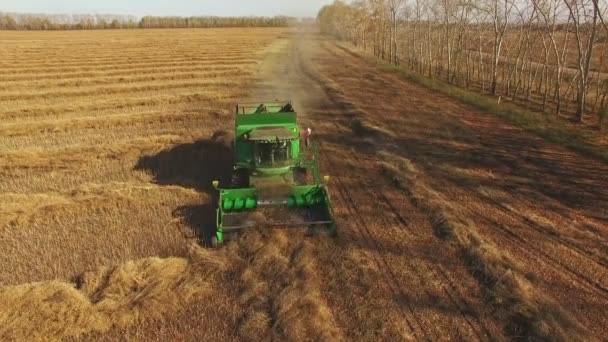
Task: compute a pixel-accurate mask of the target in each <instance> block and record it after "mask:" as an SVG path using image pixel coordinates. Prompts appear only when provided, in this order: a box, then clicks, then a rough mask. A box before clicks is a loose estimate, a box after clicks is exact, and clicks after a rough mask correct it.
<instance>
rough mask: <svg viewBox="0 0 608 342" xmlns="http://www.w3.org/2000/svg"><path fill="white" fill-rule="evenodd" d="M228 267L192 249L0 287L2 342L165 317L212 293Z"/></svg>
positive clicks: (56, 336) (57, 336) (53, 336)
mask: <svg viewBox="0 0 608 342" xmlns="http://www.w3.org/2000/svg"><path fill="white" fill-rule="evenodd" d="M223 267H224V265H222V264H221V263H218V261H217V256H216V255H213V254H211V253H210V252H208V251H204V250H200V247H196V246H193V247H192V250H191V253H190V255H189V257H188V258H168V259H159V258H146V259H140V260H137V261H129V262H126V263H124V264H122V265H119V266H115V267H106V268H101V269H99V270H97V271H94V272H86V273H84V274H83V275H82V276H81V277H80V278H79V279H78V281H77V283H75V284H74V283H67V282H63V281H59V280H54V281H48V282H39V283H28V284H23V285H15V286H7V287H3V288H1V289H0V306H1V307H2V308H3V310H2V312H0V322H2V325H1V326H0V339H2V340H4V341H14V340H24V341H31V340H49V341H53V340H58V339H61V338H65V337H70V336H77V335H80V334H82V333H88V332H93V331H97V332H104V331H107V330H108V329H110V328H111V327H113V326H118V327H124V326H128V325H131V324H134V323H137V322H139V321H142V320H145V319H161V318H162V317H163V316H164V315H166V314H167V313H168V312H171V311H174V310H176V308H178V307H180V306H183V305H186V304H187V303H188V302H189V301H190V300H192V299H193V298H195V297H200V296H205V295H209V294H211V293H212V292H213V288H212V282H213V274H214V273H216V272H218V271H221V270H222V269H223Z"/></svg>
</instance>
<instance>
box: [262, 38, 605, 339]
mask: <svg viewBox="0 0 608 342" xmlns="http://www.w3.org/2000/svg"><path fill="white" fill-rule="evenodd" d="M285 45H287V46H286V47H285V48H284V49H280V51H276V52H275V53H273V54H271V55H270V56H269V63H267V64H265V69H264V68H262V74H263V75H266V77H261V79H262V80H263V81H261V82H262V86H261V88H262V89H261V90H260V91H258V92H257V94H255V95H254V98H260V97H262V98H269V99H270V98H292V99H293V100H294V101H295V106H296V107H295V108H297V109H298V112H299V113H300V114H301V117H304V118H305V123H304V125H306V126H310V127H312V129H313V132H314V133H315V136H316V138H317V139H318V140H319V141H320V144H321V155H322V170H324V172H325V173H327V174H330V175H331V176H332V183H331V184H332V185H331V190H332V196H333V200H334V205H335V209H336V214H337V218H338V226H339V232H340V236H339V239H337V240H335V241H331V242H328V241H317V245H316V249H317V250H316V253H315V254H316V258H317V260H318V261H317V264H318V267H319V272H320V274H321V275H322V278H323V280H322V281H321V283H322V284H323V288H322V291H323V294H324V297H325V299H326V301H327V303H328V306H329V307H330V308H331V310H332V312H333V314H334V316H335V317H336V321H337V324H338V326H339V327H340V328H341V332H342V333H343V335H344V337H346V338H347V339H348V340H353V339H357V340H360V339H364V340H376V339H391V340H392V339H410V338H412V339H417V340H437V339H461V340H475V339H481V340H488V339H503V338H507V339H510V338H517V337H521V336H522V335H523V336H525V335H528V334H532V332H531V331H529V329H530V328H529V327H528V328H526V326H525V324H522V323H521V322H518V321H517V318H516V317H515V318H514V317H513V315H512V314H509V313H507V314H506V316H502V315H499V314H496V311H497V310H498V309H499V308H500V307H501V306H502V305H500V304H496V302H493V301H495V300H497V299H498V300H499V299H500V298H496V296H491V295H489V294H488V293H491V292H493V290H495V289H493V288H488V287H489V285H488V282H487V281H484V280H483V279H479V276H478V274H477V273H476V272H474V271H472V270H471V267H470V265H469V264H468V263H467V261H466V258H464V257H463V255H462V251H460V249H459V247H458V246H457V245H455V244H453V243H449V242H446V241H445V239H442V238H441V236H438V235H439V234H437V231H436V225H437V224H436V222H434V219H433V217H432V216H430V215H429V214H428V212H426V211H425V210H423V209H421V208H420V206H418V205H417V203H416V201H412V199H411V198H410V197H411V196H408V192H407V191H402V190H400V189H398V187H396V186H395V185H394V184H393V183H392V181H391V179H388V178H387V177H385V176H383V175H382V173H381V172H380V170H379V169H380V167H379V165H378V163H379V162H385V161H386V160H385V159H386V155H389V156H391V157H393V158H407V159H408V160H409V161H411V162H412V163H413V164H414V165H416V167H417V168H418V170H419V173H420V174H419V175H417V177H418V179H419V181H420V182H424V183H425V184H426V185H427V186H428V187H430V188H431V189H433V191H435V192H436V193H438V194H439V195H440V196H442V198H444V200H445V201H446V205H447V206H449V207H452V208H453V209H452V211H453V212H455V216H457V219H458V220H460V221H463V220H464V221H467V222H470V225H471V227H472V229H474V230H475V233H477V234H479V235H480V236H481V238H482V239H483V240H484V241H485V243H486V244H487V246H488V248H490V249H496V250H497V253H499V255H501V256H504V258H508V260H509V262H511V263H512V264H513V268H514V269H517V272H519V273H520V274H521V275H523V279H524V280H525V281H526V284H527V286H530V287H531V288H530V289H529V290H526V291H530V293H539V294H542V295H543V296H546V297H547V298H546V300H547V301H548V302H549V303H552V305H554V306H555V307H558V308H559V310H562V309H563V310H565V312H564V316H565V319H566V320H569V321H573V322H574V324H575V325H576V324H578V328H577V329H579V330H578V332H575V333H574V335H577V334H579V333H580V334H581V335H580V336H584V335H582V334H583V333H582V332H583V331H586V332H588V333H589V334H590V335H589V336H587V338H592V337H595V338H598V339H601V337H602V336H606V328H605V327H606V326H608V325H607V323H608V315H607V314H606V312H605V308H606V307H607V305H608V254H607V252H608V244H607V242H608V191H607V190H606V189H608V166H607V165H605V164H603V163H601V162H598V161H595V160H593V159H589V158H586V157H584V156H581V155H578V154H576V153H574V152H572V151H570V150H567V149H565V148H562V147H559V146H556V145H552V144H550V143H547V142H545V141H543V140H542V139H540V138H538V137H536V136H534V135H531V134H529V133H527V132H525V131H522V130H520V129H518V128H515V127H513V126H510V125H508V124H506V123H504V122H502V121H501V120H500V119H498V118H496V117H494V116H492V115H491V114H489V113H482V112H479V111H477V110H474V109H472V108H470V107H468V106H466V105H462V104H460V103H458V102H456V101H454V100H453V99H450V98H448V97H446V96H443V95H438V94H435V93H432V92H431V91H429V90H428V89H426V88H423V87H420V86H418V85H416V84H412V83H410V82H408V81H405V80H403V79H402V78H400V77H399V76H397V75H395V74H391V73H387V72H381V71H379V70H378V68H377V67H375V66H372V65H370V64H369V63H368V62H366V60H365V59H363V58H362V57H361V56H360V55H359V54H358V53H357V52H354V51H350V50H348V49H347V48H344V47H341V46H338V45H336V44H334V43H333V42H331V41H328V40H324V39H320V38H318V37H315V36H310V35H303V36H300V37H299V39H296V40H293V41H291V42H288V43H287V42H286V43H285ZM380 152H382V153H380ZM391 157H389V158H391ZM492 286H494V287H495V286H496V285H495V284H493V285H492ZM526 293H527V292H526ZM531 296H532V297H533V296H534V295H531ZM532 300H535V299H534V298H532ZM506 306H507V307H508V305H506ZM512 309H513V308H510V309H509V308H507V311H509V310H512ZM546 310H549V308H546ZM541 311H543V310H541ZM539 315H542V313H539ZM539 321H541V322H542V319H539ZM542 324H543V323H541V325H542ZM557 324H558V325H561V326H562V327H563V326H564V325H566V323H565V322H562V324H560V323H557ZM542 329H543V328H540V330H541V331H542ZM573 329H574V328H573ZM541 335H542V334H541ZM557 337H558V336H556V338H557Z"/></svg>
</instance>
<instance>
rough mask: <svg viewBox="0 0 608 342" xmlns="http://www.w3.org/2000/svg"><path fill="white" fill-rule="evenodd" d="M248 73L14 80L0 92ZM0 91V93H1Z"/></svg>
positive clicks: (180, 73) (160, 74) (237, 70)
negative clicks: (20, 81) (42, 80)
mask: <svg viewBox="0 0 608 342" xmlns="http://www.w3.org/2000/svg"><path fill="white" fill-rule="evenodd" d="M247 75H249V73H247V72H244V71H242V70H239V69H236V68H232V69H231V70H229V71H224V72H214V71H211V72H202V73H197V72H192V71H188V72H169V73H160V72H158V71H157V72H156V73H155V74H150V75H146V76H141V75H134V76H117V77H99V78H85V79H76V80H73V81H66V80H65V79H63V78H62V79H60V80H53V81H51V80H46V81H44V82H25V83H19V84H16V83H14V82H3V83H4V85H3V86H0V92H2V91H6V90H11V91H15V90H20V89H24V90H29V89H39V90H40V89H53V88H71V87H79V88H80V87H87V86H94V85H106V84H138V83H150V82H151V81H174V80H192V79H206V78H230V77H240V76H247ZM1 94H2V93H0V95H1Z"/></svg>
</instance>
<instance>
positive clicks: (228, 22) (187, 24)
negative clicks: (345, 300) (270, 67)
mask: <svg viewBox="0 0 608 342" xmlns="http://www.w3.org/2000/svg"><path fill="white" fill-rule="evenodd" d="M291 20H292V18H289V17H210V16H208V17H154V16H145V17H143V18H141V19H138V18H137V17H134V16H125V15H80V14H78V15H63V14H52V15H47V14H21V13H2V12H0V30H103V29H135V28H212V27H286V26H288V24H289V23H290V21H291Z"/></svg>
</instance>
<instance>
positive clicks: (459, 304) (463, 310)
mask: <svg viewBox="0 0 608 342" xmlns="http://www.w3.org/2000/svg"><path fill="white" fill-rule="evenodd" d="M381 181H382V182H384V183H386V181H385V180H381ZM372 187H378V184H375V185H373V184H369V183H368V184H365V186H364V188H367V189H372ZM384 188H385V189H388V188H389V187H384ZM368 193H369V194H370V195H372V196H374V197H376V198H377V199H378V202H377V203H381V205H383V206H385V207H386V208H388V209H389V212H390V213H391V216H392V217H393V219H394V220H395V221H396V222H395V223H396V224H397V225H398V226H399V228H400V230H402V231H403V232H404V233H409V235H411V236H414V235H415V234H414V232H415V231H416V230H415V229H408V227H407V225H406V224H404V222H405V220H404V219H403V217H402V216H401V214H400V213H399V212H398V211H397V210H396V208H395V207H394V206H393V205H392V204H391V203H390V201H389V200H388V198H387V197H386V194H385V193H383V192H378V191H368ZM412 210H414V209H413V208H412ZM384 218H385V220H386V221H387V226H390V225H391V223H390V222H388V219H386V216H384ZM429 224H430V222H429ZM444 248H445V247H444ZM406 252H407V254H408V255H409V256H410V258H411V259H414V258H415V257H416V256H415V255H414V254H413V253H412V252H411V251H410V250H407V249H406ZM432 266H433V269H431V271H433V272H438V273H441V275H442V277H441V278H443V281H440V282H439V283H440V284H441V285H442V286H441V290H442V292H443V293H444V294H445V296H446V298H448V300H449V301H450V302H451V303H452V304H453V305H454V306H455V307H456V308H457V309H458V311H459V313H460V315H461V317H462V318H463V319H464V320H465V322H466V324H467V325H468V326H469V328H470V329H471V331H473V332H474V333H475V335H476V337H477V338H478V339H479V340H483V338H482V337H481V335H480V331H483V334H484V335H485V337H486V338H487V339H489V338H491V335H490V333H489V331H488V330H487V329H486V328H485V326H484V325H483V324H482V323H481V321H480V320H479V317H477V316H476V315H473V317H474V318H475V321H476V322H475V323H473V322H471V320H470V319H469V316H471V315H470V314H467V312H472V307H471V306H470V304H469V303H468V302H467V301H466V299H465V298H461V300H460V301H459V300H457V299H456V298H455V297H454V296H453V295H452V294H451V293H450V291H449V290H448V289H447V288H446V284H445V283H447V284H448V285H447V286H449V287H451V290H452V291H453V292H454V293H458V291H457V290H456V288H455V286H454V282H453V281H452V280H451V279H450V278H449V277H448V276H447V274H446V273H445V270H444V269H443V268H442V267H441V264H433V265H432ZM412 270H413V271H414V273H416V275H417V276H418V278H419V279H420V280H421V281H422V282H423V283H426V282H425V281H424V276H423V275H422V274H421V273H420V270H418V269H414V268H412ZM434 276H435V278H436V279H438V278H439V277H438V275H437V274H436V273H435V274H434ZM431 283H433V282H432V281H431ZM425 292H426V293H427V295H428V296H429V298H431V297H432V294H431V293H430V292H429V291H428V287H425ZM463 305H464V307H463ZM476 325H477V327H476ZM454 326H456V327H459V326H460V325H459V324H458V323H456V322H455V324H454ZM458 330H459V329H458ZM459 337H461V338H463V336H462V334H460V333H459Z"/></svg>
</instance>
